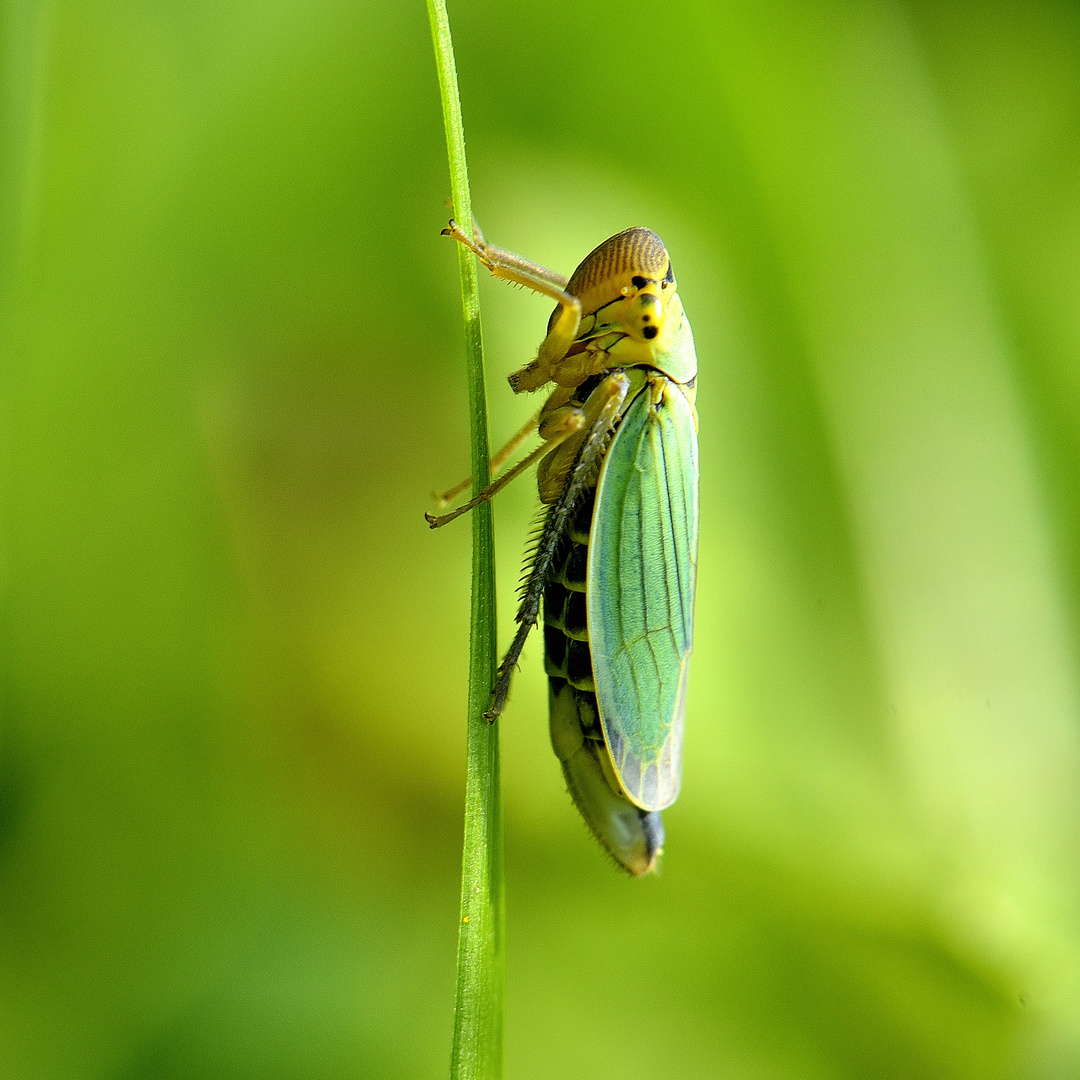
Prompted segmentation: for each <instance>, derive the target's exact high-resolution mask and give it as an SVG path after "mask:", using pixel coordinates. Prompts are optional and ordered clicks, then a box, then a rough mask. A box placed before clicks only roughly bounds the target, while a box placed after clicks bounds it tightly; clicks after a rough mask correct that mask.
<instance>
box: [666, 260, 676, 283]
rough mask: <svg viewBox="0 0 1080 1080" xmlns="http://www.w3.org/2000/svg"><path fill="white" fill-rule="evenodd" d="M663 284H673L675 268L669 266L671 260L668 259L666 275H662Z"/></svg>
mask: <svg viewBox="0 0 1080 1080" xmlns="http://www.w3.org/2000/svg"><path fill="white" fill-rule="evenodd" d="M664 284H665V285H674V284H675V267H674V266H672V265H671V260H670V259H668V264H667V273H666V274H665V275H664Z"/></svg>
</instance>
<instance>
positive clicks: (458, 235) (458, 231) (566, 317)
mask: <svg viewBox="0 0 1080 1080" xmlns="http://www.w3.org/2000/svg"><path fill="white" fill-rule="evenodd" d="M442 234H443V236H449V237H452V238H453V239H454V240H456V241H457V242H458V243H459V244H464V245H465V247H467V248H468V249H469V250H470V251H471V252H472V253H473V254H474V255H475V256H476V257H477V258H478V259H479V260H480V261H481V262H482V263H483V264H484V265H485V266H486V267H487V268H488V270H490V271H491V274H492V276H493V277H497V278H502V280H504V281H513V282H514V283H516V284H518V285H524V286H525V288H527V289H532V290H533V291H534V292H538V293H540V294H541V295H543V296H547V297H550V298H551V299H552V300H554V301H555V302H556V303H557V304H558V305H559V317H558V318H557V319H556V320H555V324H554V325H553V326H552V327H551V329H550V330H549V331H548V334H547V337H545V338H544V340H543V341H542V342H541V343H540V349H539V352H538V353H537V356H536V359H535V360H530V361H529V363H527V364H526V365H525V366H524V367H521V368H519V369H518V370H517V371H515V372H513V373H512V374H511V376H510V387H511V389H512V390H513V391H514V393H515V394H520V393H522V392H523V391H526V390H539V389H540V387H541V386H543V385H544V383H546V382H550V381H551V366H552V365H553V364H556V363H558V361H560V360H561V359H562V358H563V357H564V356H565V355H566V351H567V349H569V348H570V346H571V345H573V343H574V339H575V338H576V337H577V332H578V327H579V326H580V325H581V301H580V300H578V298H577V297H576V296H572V295H571V294H570V293H568V292H567V291H566V286H567V285H568V284H569V283H570V279H569V278H566V277H563V275H562V274H559V273H557V272H556V271H554V270H548V269H547V268H546V267H544V266H540V265H539V263H534V262H531V261H530V260H529V259H525V258H522V257H521V256H520V255H515V254H514V253H513V252H512V251H506V250H505V249H503V248H500V247H496V246H495V245H494V244H489V243H487V242H486V241H485V240H483V239H476V240H474V239H473V238H472V237H471V236H469V235H467V234H466V233H465V231H464V230H463V229H462V228H461V226H460V225H458V223H457V222H456V221H453V220H451V221H450V224H449V225H448V226H447V227H446V228H445V229H443V231H442Z"/></svg>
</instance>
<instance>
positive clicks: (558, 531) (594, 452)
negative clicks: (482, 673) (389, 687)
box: [484, 371, 630, 722]
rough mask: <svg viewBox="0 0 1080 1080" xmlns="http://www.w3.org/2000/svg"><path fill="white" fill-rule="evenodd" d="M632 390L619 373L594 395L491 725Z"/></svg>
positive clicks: (548, 526)
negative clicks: (563, 542)
mask: <svg viewBox="0 0 1080 1080" xmlns="http://www.w3.org/2000/svg"><path fill="white" fill-rule="evenodd" d="M629 388H630V379H629V377H628V376H627V375H626V373H625V372H623V371H614V372H612V373H611V374H610V375H609V376H608V377H607V378H606V379H605V380H604V381H603V382H602V383H601V384H600V385H599V386H598V387H597V388H596V389H595V390H594V391H593V392H592V394H590V395H589V401H588V402H587V403H586V406H587V407H589V406H591V408H590V409H589V411H590V414H591V416H590V419H591V423H590V424H589V426H588V428H587V429H586V430H587V434H586V436H585V439H584V441H583V442H582V444H581V448H580V450H578V453H577V457H576V458H575V460H574V464H573V465H572V466H571V468H570V472H569V474H568V476H567V478H566V483H565V485H564V486H563V489H562V491H561V493H560V494H559V497H558V499H557V500H556V501H555V503H554V504H553V505H552V507H551V509H550V511H548V516H547V521H546V522H545V523H544V530H543V532H542V533H541V534H540V543H539V544H538V545H537V549H536V558H535V560H534V561H533V565H532V570H531V571H530V573H529V577H528V580H527V581H526V582H525V590H524V592H523V593H522V597H521V604H520V606H519V607H518V611H517V616H516V619H517V624H518V628H517V632H516V633H515V634H514V640H513V641H512V642H511V644H510V648H509V649H507V650H506V655H505V656H504V657H503V662H502V663H501V664H500V665H499V673H498V674H499V677H498V681H497V682H496V683H495V687H494V689H493V690H492V702H491V708H490V709H488V711H487V712H486V713H484V716H485V718H486V719H487V720H488V721H489V722H490V721H494V720H497V719H498V718H499V716H500V714H501V713H502V711H503V707H504V706H505V704H506V697H507V694H509V692H510V681H511V679H512V678H513V675H514V669H515V668H516V667H517V664H518V660H520V659H521V651H522V649H524V648H525V642H526V641H527V640H528V637H529V634H530V633H531V631H532V628H533V627H534V626H535V625H536V623H537V621H538V619H539V615H540V599H541V597H542V596H543V595H544V585H545V584H546V582H547V579H548V576H549V575H550V574H551V571H552V568H553V564H554V561H555V556H556V554H557V553H558V551H559V545H560V541H561V540H562V538H563V536H565V534H566V531H567V530H568V529H569V527H570V523H571V522H572V521H573V515H574V510H575V508H576V507H577V503H578V501H579V499H580V498H581V496H582V494H583V492H584V491H585V490H586V488H587V486H588V484H589V482H590V481H591V480H592V478H593V477H594V476H595V473H596V467H597V465H598V464H599V462H600V460H601V458H602V457H603V454H604V451H605V450H606V449H607V442H608V436H609V435H610V434H611V432H612V431H613V430H614V427H615V422H616V420H617V419H618V416H619V410H620V409H621V408H622V404H623V402H624V401H625V400H626V395H627V392H628V390H629Z"/></svg>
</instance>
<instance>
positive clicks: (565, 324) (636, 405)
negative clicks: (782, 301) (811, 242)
mask: <svg viewBox="0 0 1080 1080" xmlns="http://www.w3.org/2000/svg"><path fill="white" fill-rule="evenodd" d="M443 232H444V234H445V235H449V236H452V237H453V238H454V239H455V240H457V241H458V242H460V243H462V244H465V245H466V246H467V247H468V248H469V249H470V250H472V251H473V252H474V253H475V254H476V256H477V257H478V258H479V259H480V261H481V262H483V264H484V265H485V266H486V267H487V268H488V269H489V270H490V271H491V272H492V274H493V275H494V276H495V277H498V278H503V279H505V280H507V281H512V282H516V283H517V284H519V285H524V286H526V287H527V288H530V289H533V290H535V291H536V292H539V293H542V294H543V295H544V296H548V297H550V298H551V299H552V300H554V301H556V304H557V306H556V308H555V310H554V311H553V312H552V314H551V318H550V319H549V320H548V327H547V336H546V337H545V338H544V340H543V342H542V343H541V345H540V348H539V351H538V352H537V355H536V358H535V359H534V360H532V361H530V362H529V363H528V364H526V365H525V366H524V367H522V368H520V369H519V370H518V371H515V372H514V373H513V374H512V375H511V376H510V386H511V388H512V389H513V390H514V392H515V393H521V392H523V391H527V390H539V389H540V388H541V387H543V386H545V385H547V384H548V383H554V384H555V389H554V390H553V391H552V392H551V394H550V396H549V397H548V399H547V401H546V402H545V404H544V405H543V407H542V408H541V409H540V411H539V413H538V414H537V415H536V416H535V417H534V418H533V419H532V420H530V422H529V423H528V424H526V425H525V427H523V428H522V429H521V431H519V432H518V433H517V435H515V436H514V438H513V439H511V441H510V442H509V443H508V444H507V445H506V446H505V447H504V448H503V449H502V450H501V451H500V452H499V453H498V454H497V455H496V456H495V458H494V459H493V460H492V470H493V472H497V471H498V469H499V468H500V467H501V466H502V465H503V463H504V462H505V461H507V460H508V459H509V457H510V456H511V455H512V454H513V453H514V451H515V450H516V449H517V448H518V447H520V446H521V445H522V444H523V443H524V442H525V440H526V439H528V438H529V437H530V435H532V434H533V432H534V431H535V432H537V433H538V434H539V435H540V437H541V438H542V439H543V443H542V445H541V446H539V447H538V448H537V449H536V450H534V451H533V452H532V453H530V454H528V455H527V456H526V457H525V458H523V459H522V460H521V461H520V462H519V463H518V464H517V465H515V466H513V467H512V468H510V469H508V470H507V471H506V472H504V473H503V474H502V475H500V476H498V478H497V479H496V480H495V481H494V482H493V483H492V484H491V485H490V486H489V487H488V488H487V489H485V490H484V491H482V492H480V494H479V495H477V496H476V497H475V498H473V499H471V500H470V501H469V502H467V503H465V504H464V505H463V506H460V507H459V508H458V509H456V510H454V511H452V512H450V513H448V514H444V515H442V516H435V515H432V514H428V515H427V518H428V521H429V523H430V524H431V526H432V527H433V528H435V527H437V526H440V525H444V524H446V523H447V522H448V521H452V520H453V519H454V518H455V517H458V516H459V515H460V514H463V513H465V512H466V511H467V510H470V509H472V507H474V506H476V505H477V504H478V503H480V502H482V501H484V500H485V499H489V498H491V496H492V495H494V494H495V492H497V491H498V490H499V489H500V488H502V487H504V486H505V485H506V484H507V483H509V482H510V481H511V480H513V479H514V478H515V477H516V476H519V475H520V474H521V473H522V472H524V471H525V469H527V468H528V467H529V466H530V465H532V464H534V463H536V462H539V469H538V483H539V489H540V500H541V502H542V503H543V505H544V507H545V510H544V515H543V521H542V526H541V529H540V532H539V535H538V539H537V543H536V547H535V551H534V552H533V553H532V555H531V560H530V562H529V563H528V564H527V567H526V569H527V573H526V577H525V583H524V587H523V591H522V598H521V604H520V607H519V609H518V612H517V623H518V629H517V633H516V635H515V637H514V641H513V643H512V644H511V646H510V648H509V650H508V651H507V653H506V657H505V658H504V660H503V662H502V664H501V665H500V667H499V678H498V682H497V683H496V685H495V687H494V689H493V691H492V704H491V708H490V710H489V711H488V712H487V713H486V714H485V715H486V716H487V718H488V719H489V720H495V719H496V718H497V717H498V716H499V714H500V713H501V712H502V709H503V706H504V704H505V702H506V696H507V693H508V691H509V688H510V679H511V676H512V674H513V671H514V668H515V667H516V666H517V662H518V659H519V657H520V655H521V650H522V649H523V648H524V645H525V640H526V638H527V637H528V635H529V632H530V631H531V629H532V628H533V626H535V625H536V623H537V622H538V620H539V617H540V607H541V601H542V603H543V618H544V652H545V668H546V671H547V675H548V684H549V694H548V696H549V703H550V720H551V744H552V747H553V748H554V750H555V754H556V756H557V757H558V759H559V761H560V762H561V763H562V768H563V774H564V776H565V777H566V783H567V787H568V788H569V790H570V794H571V796H572V798H573V800H574V802H575V804H576V805H577V808H578V810H579V811H580V812H581V815H582V817H583V818H584V819H585V822H586V823H587V824H588V826H589V828H590V829H591V831H592V832H593V834H594V835H595V836H596V838H597V839H598V840H599V841H600V843H601V844H602V845H603V847H604V848H605V849H606V850H607V851H608V852H609V853H610V854H611V855H612V856H613V857H614V859H615V860H616V862H618V863H619V865H620V866H622V867H624V868H625V869H626V870H628V871H629V872H630V873H631V874H634V875H641V874H645V873H648V872H649V871H650V870H652V869H653V868H654V866H655V864H656V858H657V856H658V855H659V854H660V851H661V848H662V846H663V841H664V830H663V825H662V824H661V820H660V811H661V810H663V809H664V808H665V807H668V806H670V805H671V804H672V803H673V802H674V801H675V799H676V797H677V796H678V794H679V784H680V779H681V775H682V739H683V716H684V712H685V707H686V684H687V672H688V668H689V661H690V653H691V651H692V645H693V617H694V588H695V579H696V572H697V538H698V454H697V413H696V411H695V409H694V396H695V386H696V380H697V358H696V355H695V353H694V338H693V334H692V333H691V331H690V323H689V322H688V321H687V318H686V316H685V314H684V313H683V308H682V302H681V301H680V299H679V295H678V292H677V289H676V283H675V274H674V272H673V270H672V267H671V259H670V258H669V256H668V252H667V249H666V248H665V246H664V243H663V241H662V240H661V239H660V237H659V236H657V235H656V233H654V232H652V231H651V230H650V229H645V228H634V229H627V230H626V231H625V232H621V233H619V234H618V235H616V236H613V237H611V238H610V239H608V240H605V241H604V243H602V244H601V245H600V246H599V247H597V248H596V249H595V250H594V251H592V252H591V253H590V254H589V255H587V256H586V258H585V259H584V261H583V262H582V263H581V265H580V266H578V268H577V269H576V270H575V271H574V273H573V276H572V277H570V278H569V279H567V278H564V277H563V276H562V275H560V274H557V273H555V272H554V271H551V270H547V269H545V268H544V267H542V266H538V265H537V264H535V263H532V262H530V261H528V260H527V259H523V258H521V257H520V256H518V255H514V254H512V253H510V252H508V251H504V250H502V249H501V248H497V247H494V246H493V245H491V244H488V243H486V242H485V241H484V239H483V237H482V236H481V235H480V233H479V230H478V229H477V230H475V232H476V238H475V239H473V238H471V237H469V236H467V235H466V234H465V232H464V231H463V230H462V229H461V228H460V227H459V226H458V225H456V224H455V223H454V222H453V221H451V223H450V227H449V228H447V229H444V230H443ZM468 486H469V484H468V481H465V482H464V483H462V484H459V485H458V486H457V487H456V488H454V489H452V490H451V491H448V492H446V493H445V494H444V495H443V496H442V497H441V500H440V501H441V503H442V505H444V506H445V505H446V504H447V503H448V502H449V501H450V500H451V499H453V498H454V497H455V496H456V495H458V494H460V493H461V492H462V491H464V490H466V489H467V488H468Z"/></svg>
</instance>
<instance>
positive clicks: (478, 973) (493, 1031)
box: [428, 0, 506, 1080]
mask: <svg viewBox="0 0 1080 1080" xmlns="http://www.w3.org/2000/svg"><path fill="white" fill-rule="evenodd" d="M428 16H429V18H430V20H431V37H432V41H433V43H434V46H435V62H436V66H437V68H438V73H439V90H440V93H441V97H442V107H443V120H444V122H445V125H446V149H447V156H448V158H449V162H450V187H451V192H452V194H453V200H454V216H455V218H456V219H457V221H458V223H459V224H460V226H461V228H462V229H464V230H465V231H466V232H468V233H470V234H471V233H472V220H473V216H472V199H471V197H470V194H469V174H468V168H467V166H466V161H465V135H464V130H463V128H462V123H461V100H460V97H459V95H458V84H457V67H456V65H455V62H454V47H453V43H452V41H451V39H450V22H449V19H448V17H447V14H446V4H445V2H444V0H428ZM456 247H457V252H458V267H459V270H460V274H461V305H462V311H463V314H464V319H465V357H466V365H467V370H468V384H469V434H470V442H471V447H472V479H473V485H474V486H473V490H474V491H479V490H481V489H482V488H484V487H486V486H487V484H488V480H489V470H488V459H489V456H490V455H489V451H488V434H487V404H486V401H485V395H484V348H483V339H482V335H481V330H480V296H479V290H478V282H477V270H476V259H475V257H474V256H473V255H472V253H471V252H469V251H467V250H466V249H465V248H464V247H463V246H462V245H461V244H458V245H456ZM471 516H472V605H471V623H470V636H469V696H468V716H467V725H468V738H467V777H466V787H465V842H464V851H463V854H462V868H461V922H460V925H459V929H458V957H457V1005H456V1008H455V1012H454V1042H453V1049H452V1052H451V1061H450V1078H451V1080H499V1078H500V1077H501V1076H502V1057H503V1008H504V999H505V986H506V960H505V951H504V906H505V905H504V899H505V886H504V877H503V823H502V794H501V791H500V787H499V725H498V723H494V724H489V723H488V722H487V721H486V720H485V719H484V715H483V714H484V710H485V709H487V707H488V704H489V702H490V698H491V688H492V686H493V685H494V682H495V666H496V657H495V644H496V642H495V554H494V553H495V543H494V538H493V531H492V511H491V503H489V502H488V503H482V504H481V505H480V506H478V507H477V508H476V509H475V510H474V511H473V512H472V515H471Z"/></svg>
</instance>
